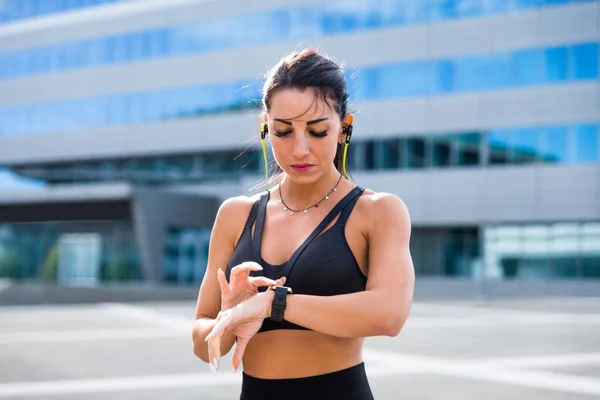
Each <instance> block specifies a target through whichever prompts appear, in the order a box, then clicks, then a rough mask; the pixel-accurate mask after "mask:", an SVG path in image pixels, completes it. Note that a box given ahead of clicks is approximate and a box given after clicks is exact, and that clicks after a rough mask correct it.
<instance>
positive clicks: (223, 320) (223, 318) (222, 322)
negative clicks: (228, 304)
mask: <svg viewBox="0 0 600 400" xmlns="http://www.w3.org/2000/svg"><path fill="white" fill-rule="evenodd" d="M231 321H232V319H231V309H229V310H227V311H225V312H221V313H219V316H218V317H217V320H216V323H215V326H213V328H212V330H211V331H210V333H209V334H208V335H207V336H206V339H205V340H206V341H209V340H211V339H212V338H214V337H215V336H220V335H222V334H223V331H225V329H227V328H228V327H229V326H230V324H231Z"/></svg>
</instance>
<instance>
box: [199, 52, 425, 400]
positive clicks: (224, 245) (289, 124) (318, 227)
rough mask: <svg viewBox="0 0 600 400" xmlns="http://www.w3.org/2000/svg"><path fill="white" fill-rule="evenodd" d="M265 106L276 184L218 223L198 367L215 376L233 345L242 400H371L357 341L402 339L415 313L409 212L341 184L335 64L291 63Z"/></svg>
mask: <svg viewBox="0 0 600 400" xmlns="http://www.w3.org/2000/svg"><path fill="white" fill-rule="evenodd" d="M263 93H264V98H263V105H264V123H263V124H262V127H261V143H262V145H263V155H264V156H265V160H266V150H265V146H264V139H266V137H267V136H268V137H269V140H270V142H271V147H272V150H273V156H274V158H275V161H276V162H277V164H278V166H279V167H280V169H281V171H282V172H281V173H280V175H279V179H278V184H277V185H276V187H274V188H273V189H272V190H267V191H266V192H265V193H264V194H261V195H257V196H254V197H244V196H242V197H236V198H231V199H228V200H227V201H225V202H224V203H223V204H222V206H221V207H220V209H219V212H218V214H217V217H216V221H215V225H214V228H213V232H212V236H211V243H210V248H209V259H208V267H207V272H206V276H205V278H204V281H203V282H202V286H201V288H200V293H199V298H198V305H197V310H196V321H195V324H194V330H193V341H194V353H195V354H196V355H197V356H198V357H199V358H201V359H202V360H203V361H205V362H209V363H210V364H211V368H212V369H214V370H216V369H218V367H219V359H220V357H221V355H223V354H226V353H227V352H228V351H229V350H230V349H231V348H232V346H233V344H234V342H236V341H237V344H236V347H235V350H234V353H233V357H232V362H233V368H234V370H237V368H238V366H239V365H240V363H241V362H242V360H243V381H242V393H241V397H240V398H241V399H270V398H278V399H295V398H299V399H300V398H301V399H306V398H310V399H312V400H315V399H338V398H339V399H361V400H362V399H372V398H373V397H372V393H371V390H370V387H369V383H368V380H367V377H366V374H365V366H364V363H363V360H362V344H363V341H364V338H365V337H368V336H377V335H386V336H396V335H398V333H399V332H400V330H401V328H402V326H403V324H404V322H405V321H406V319H407V317H408V314H409V311H410V307H411V304H412V297H413V287H414V269H413V265H412V260H411V256H410V252H409V239H410V219H409V214H408V211H407V209H406V206H405V204H404V203H403V202H402V201H401V200H400V199H399V198H398V197H396V196H394V195H391V194H387V193H375V192H373V191H371V190H368V189H367V190H365V189H362V188H361V187H359V186H356V185H354V184H353V183H352V182H351V181H350V180H349V179H348V178H347V176H346V171H345V159H346V157H345V156H346V150H347V147H348V144H349V143H350V138H351V135H352V122H353V116H352V114H350V113H348V106H347V102H348V94H347V92H346V81H345V78H344V75H343V72H342V70H341V69H340V67H339V66H338V65H337V64H336V63H334V62H333V61H331V60H330V59H328V58H327V57H325V56H323V55H320V54H318V53H316V52H314V51H311V50H305V51H302V52H300V53H294V54H291V55H289V56H287V57H285V58H283V59H282V60H281V61H280V62H279V63H278V64H277V65H276V66H275V67H274V68H273V69H272V70H271V71H270V74H269V76H268V78H267V80H266V82H265V85H264V89H263ZM265 162H266V161H265ZM284 284H285V285H286V286H283V285H284ZM286 287H287V288H286ZM288 288H289V289H288ZM268 289H273V290H268ZM290 290H291V293H290Z"/></svg>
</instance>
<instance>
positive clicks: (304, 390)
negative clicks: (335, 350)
mask: <svg viewBox="0 0 600 400" xmlns="http://www.w3.org/2000/svg"><path fill="white" fill-rule="evenodd" d="M242 376H243V378H242V394H241V395H240V400H271V399H273V400H275V399H276V400H296V399H303V400H305V399H308V400H321V399H327V400H336V399H340V400H373V394H372V393H371V388H370V386H369V381H368V380H367V374H366V372H365V364H364V363H360V364H358V365H355V366H354V367H350V368H347V369H343V370H341V371H336V372H331V373H329V374H324V375H317V376H309V377H306V378H292V379H261V378H254V377H252V376H250V375H247V374H245V373H243V374H242Z"/></svg>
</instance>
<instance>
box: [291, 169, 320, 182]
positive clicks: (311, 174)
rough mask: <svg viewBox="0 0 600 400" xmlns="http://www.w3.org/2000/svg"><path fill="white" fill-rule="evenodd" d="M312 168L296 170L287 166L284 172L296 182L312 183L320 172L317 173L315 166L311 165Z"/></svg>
mask: <svg viewBox="0 0 600 400" xmlns="http://www.w3.org/2000/svg"><path fill="white" fill-rule="evenodd" d="M313 169H315V170H314V171H303V172H300V171H296V170H295V169H294V168H289V169H287V170H285V173H286V174H287V175H288V176H289V177H290V178H291V179H292V180H293V181H294V182H296V183H304V184H306V183H313V182H316V181H317V180H318V179H319V177H320V174H318V173H317V171H316V168H315V167H313Z"/></svg>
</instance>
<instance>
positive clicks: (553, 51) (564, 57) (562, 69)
mask: <svg viewBox="0 0 600 400" xmlns="http://www.w3.org/2000/svg"><path fill="white" fill-rule="evenodd" d="M544 63H545V68H546V71H545V78H546V81H547V82H560V81H564V80H566V79H567V77H568V75H569V72H568V64H569V63H568V49H567V48H566V47H564V46H563V47H552V48H549V49H545V50H544Z"/></svg>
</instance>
